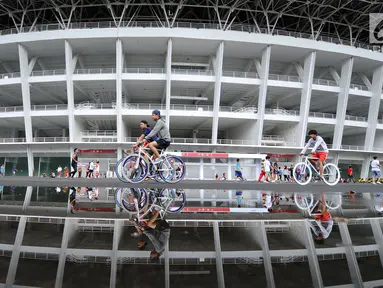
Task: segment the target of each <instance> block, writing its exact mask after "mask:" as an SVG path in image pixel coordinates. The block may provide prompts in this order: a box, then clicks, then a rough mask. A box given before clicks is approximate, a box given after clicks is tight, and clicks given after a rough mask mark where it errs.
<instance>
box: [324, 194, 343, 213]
mask: <svg viewBox="0 0 383 288" xmlns="http://www.w3.org/2000/svg"><path fill="white" fill-rule="evenodd" d="M340 206H342V195H326V207H327V208H328V209H329V210H336V209H338V208H339V207H340Z"/></svg>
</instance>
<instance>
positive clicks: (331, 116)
mask: <svg viewBox="0 0 383 288" xmlns="http://www.w3.org/2000/svg"><path fill="white" fill-rule="evenodd" d="M309 117H317V118H328V119H336V115H335V114H330V113H321V112H309Z"/></svg>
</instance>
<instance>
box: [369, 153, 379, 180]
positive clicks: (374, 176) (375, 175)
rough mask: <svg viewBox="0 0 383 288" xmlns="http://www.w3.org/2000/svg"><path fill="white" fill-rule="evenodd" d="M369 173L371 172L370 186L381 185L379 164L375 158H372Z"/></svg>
mask: <svg viewBox="0 0 383 288" xmlns="http://www.w3.org/2000/svg"><path fill="white" fill-rule="evenodd" d="M371 171H372V184H381V183H380V162H379V160H378V157H377V156H374V160H372V161H371Z"/></svg>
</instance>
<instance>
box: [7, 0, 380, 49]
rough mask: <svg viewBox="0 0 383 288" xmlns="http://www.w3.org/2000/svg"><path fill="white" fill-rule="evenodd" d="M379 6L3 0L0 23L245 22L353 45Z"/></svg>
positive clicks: (364, 36) (222, 25) (240, 0)
mask: <svg viewBox="0 0 383 288" xmlns="http://www.w3.org/2000/svg"><path fill="white" fill-rule="evenodd" d="M382 10H383V9H382V5H381V3H380V2H379V1H373V0H372V1H370V0H257V1H253V0H174V1H171V0H169V1H166V0H125V1H123V0H120V1H112V0H2V1H0V29H9V28H16V30H17V32H20V31H24V30H22V29H23V28H26V27H27V28H28V30H29V31H32V30H33V29H34V28H35V26H36V25H41V24H58V25H60V26H61V28H62V29H68V28H69V27H70V25H71V24H73V23H80V22H102V21H112V23H114V25H115V26H116V27H127V26H129V25H131V23H132V22H141V21H155V22H157V23H158V24H159V26H160V27H161V26H162V27H174V25H175V23H177V22H178V23H180V22H181V23H182V22H189V23H190V22H192V23H204V24H211V25H217V28H218V29H221V30H229V29H235V26H243V25H246V26H252V27H254V30H255V31H257V30H258V31H257V32H261V30H262V33H268V34H274V33H275V32H276V31H277V30H278V29H282V30H286V31H290V32H297V33H306V34H308V35H310V38H312V39H318V37H320V36H324V37H328V36H329V37H332V38H338V40H339V41H340V43H343V41H344V40H346V41H348V43H349V44H350V45H354V44H355V43H356V42H362V43H368V38H369V32H368V28H369V27H368V26H369V13H379V12H380V11H382ZM342 40H343V41H342Z"/></svg>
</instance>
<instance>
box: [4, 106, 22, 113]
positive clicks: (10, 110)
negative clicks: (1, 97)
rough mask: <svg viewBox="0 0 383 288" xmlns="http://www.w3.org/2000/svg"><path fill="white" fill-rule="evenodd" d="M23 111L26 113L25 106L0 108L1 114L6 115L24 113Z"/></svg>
mask: <svg viewBox="0 0 383 288" xmlns="http://www.w3.org/2000/svg"><path fill="white" fill-rule="evenodd" d="M22 111H24V108H23V106H13V107H0V113H6V112H22Z"/></svg>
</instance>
